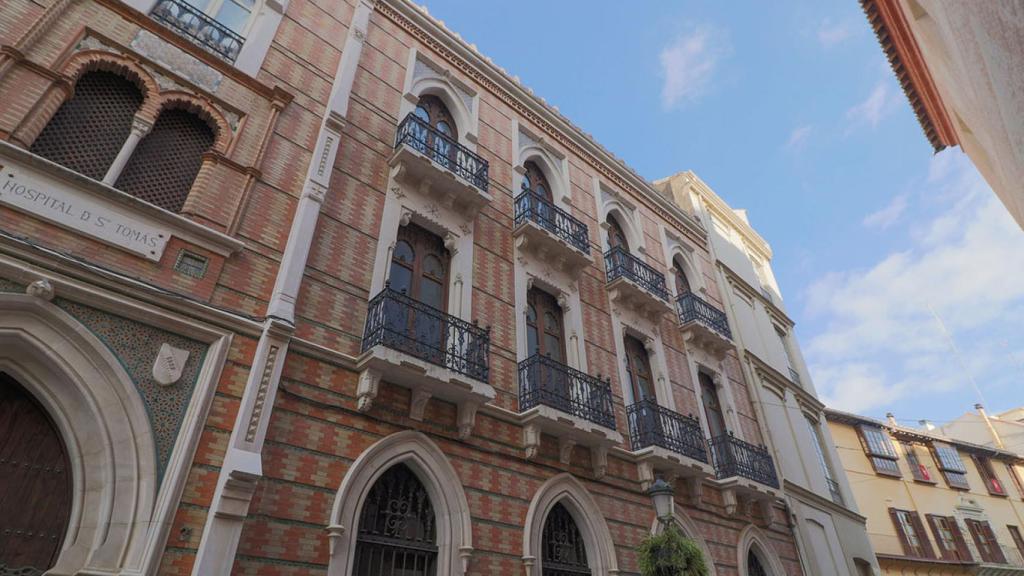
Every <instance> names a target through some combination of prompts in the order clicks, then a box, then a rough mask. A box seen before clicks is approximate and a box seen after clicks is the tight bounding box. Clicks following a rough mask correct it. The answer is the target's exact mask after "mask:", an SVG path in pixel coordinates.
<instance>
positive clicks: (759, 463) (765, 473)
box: [708, 433, 779, 488]
mask: <svg viewBox="0 0 1024 576" xmlns="http://www.w3.org/2000/svg"><path fill="white" fill-rule="evenodd" d="M708 445H709V446H710V447H711V460H712V462H713V463H714V465H715V472H716V474H717V476H718V479H719V480H722V479H724V478H732V477H733V476H742V477H743V478H747V479H748V480H753V481H755V482H760V483H761V484H764V485H765V486H771V487H772V488H778V487H779V478H778V476H776V474H775V463H774V462H773V461H772V456H771V454H769V453H768V449H767V448H765V447H764V446H755V445H753V444H751V443H749V442H744V441H743V440H740V439H739V438H736V437H735V436H733V435H732V433H729V434H723V435H722V436H718V437H715V438H712V439H711V440H709V441H708Z"/></svg>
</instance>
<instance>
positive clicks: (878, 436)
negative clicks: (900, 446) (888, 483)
mask: <svg viewBox="0 0 1024 576" xmlns="http://www.w3.org/2000/svg"><path fill="white" fill-rule="evenodd" d="M858 430H860V437H861V442H862V443H863V445H864V453H865V454H867V455H868V459H869V460H871V465H872V466H874V468H875V472H878V473H879V474H887V475H889V476H900V468H899V465H898V464H896V460H897V458H898V456H897V455H896V449H895V448H893V446H892V441H891V440H889V436H888V434H886V433H885V432H884V431H883V430H882V429H881V428H879V427H877V426H869V425H861V426H860V427H859V428H858Z"/></svg>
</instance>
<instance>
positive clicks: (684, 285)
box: [672, 260, 690, 296]
mask: <svg viewBox="0 0 1024 576" xmlns="http://www.w3.org/2000/svg"><path fill="white" fill-rule="evenodd" d="M672 277H673V278H674V279H675V281H676V294H677V295H679V296H682V295H683V294H689V293H690V281H689V279H687V278H686V272H684V271H683V266H682V264H680V263H679V261H678V260H673V261H672Z"/></svg>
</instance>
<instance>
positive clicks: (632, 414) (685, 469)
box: [626, 398, 714, 504]
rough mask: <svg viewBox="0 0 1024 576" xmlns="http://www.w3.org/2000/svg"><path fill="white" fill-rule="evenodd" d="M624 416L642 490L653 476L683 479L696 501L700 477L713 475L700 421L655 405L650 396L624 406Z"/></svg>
mask: <svg viewBox="0 0 1024 576" xmlns="http://www.w3.org/2000/svg"><path fill="white" fill-rule="evenodd" d="M626 416H627V418H628V419H629V437H630V441H631V443H632V448H633V453H634V454H636V456H637V461H638V465H639V472H640V482H641V484H642V486H643V489H644V490H646V489H647V488H648V487H649V486H650V484H651V483H652V482H654V479H655V477H656V476H657V475H660V476H661V477H663V478H665V479H666V480H668V481H669V482H670V483H672V482H674V481H675V480H676V479H677V478H683V479H684V480H685V481H686V483H687V489H688V496H689V497H690V500H691V502H692V503H694V504H696V503H698V502H699V501H700V487H701V484H702V482H703V480H704V478H710V477H713V476H714V468H712V466H711V465H710V464H709V460H708V451H707V445H706V443H705V442H704V432H703V430H701V427H700V422H699V421H698V420H697V419H696V418H694V417H693V416H683V415H682V414H679V413H677V412H673V411H672V410H669V409H668V408H665V407H663V406H659V405H658V402H657V401H656V400H654V399H650V398H649V399H647V400H641V401H639V402H637V403H635V404H633V405H632V406H630V407H629V408H627V409H626Z"/></svg>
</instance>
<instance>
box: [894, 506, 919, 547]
mask: <svg viewBox="0 0 1024 576" xmlns="http://www.w3.org/2000/svg"><path fill="white" fill-rule="evenodd" d="M898 514H899V513H898V512H897V511H896V509H895V508H889V518H892V525H893V526H894V527H895V528H896V536H898V537H899V539H900V546H902V547H903V555H904V556H911V557H916V556H917V551H916V550H914V549H913V547H911V546H910V540H908V539H907V534H906V532H904V531H903V524H900V519H899V516H898Z"/></svg>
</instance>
